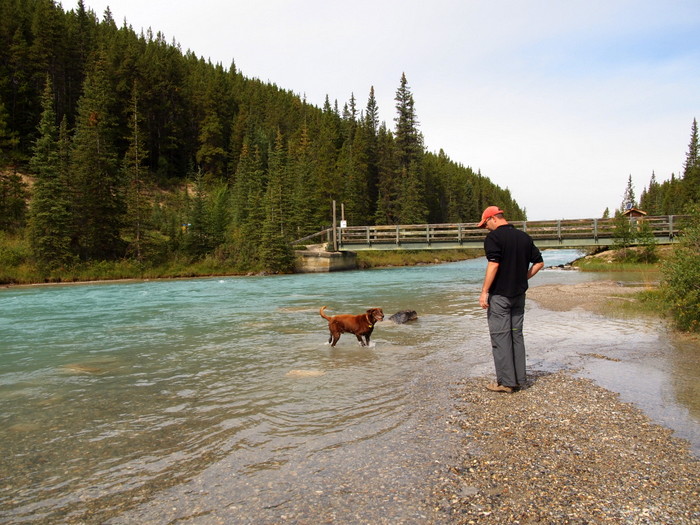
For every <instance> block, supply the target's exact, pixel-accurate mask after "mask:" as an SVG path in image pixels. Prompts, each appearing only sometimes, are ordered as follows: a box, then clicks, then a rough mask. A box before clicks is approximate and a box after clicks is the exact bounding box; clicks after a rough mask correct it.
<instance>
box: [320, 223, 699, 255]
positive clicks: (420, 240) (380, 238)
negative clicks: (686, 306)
mask: <svg viewBox="0 0 700 525" xmlns="http://www.w3.org/2000/svg"><path fill="white" fill-rule="evenodd" d="M686 219H687V216H683V215H663V216H653V217H632V218H630V219H629V220H630V222H631V223H636V224H640V223H641V222H644V223H645V224H647V225H648V226H649V227H650V231H651V233H652V235H653V236H654V237H656V238H657V240H659V242H673V240H674V239H675V237H676V236H677V235H678V233H679V232H680V230H681V229H682V227H683V225H684V223H685V222H686ZM511 224H513V225H514V226H515V227H516V228H519V229H521V230H524V231H526V232H527V233H528V234H529V235H530V236H531V237H532V238H533V239H534V240H535V242H537V240H543V241H545V240H546V241H562V242H563V241H567V240H576V239H580V240H584V239H588V240H591V241H593V242H597V241H598V240H610V239H612V238H613V237H614V235H615V230H616V225H615V219H571V220H565V219H562V220H551V221H511ZM327 231H328V230H324V232H319V233H325V232H327ZM487 233H488V232H487V231H486V230H485V229H482V228H478V227H477V223H474V222H472V223H450V224H412V225H390V226H349V227H345V228H338V230H337V239H338V246H339V247H341V248H343V249H349V250H352V248H353V245H355V246H365V247H367V246H376V247H377V248H378V249H381V247H382V246H387V245H396V246H398V245H417V244H423V245H427V246H430V245H432V244H440V243H443V244H444V243H449V244H454V245H465V244H471V245H474V244H475V243H478V242H481V241H483V239H484V237H485V236H486V234H487ZM427 246H426V247H427Z"/></svg>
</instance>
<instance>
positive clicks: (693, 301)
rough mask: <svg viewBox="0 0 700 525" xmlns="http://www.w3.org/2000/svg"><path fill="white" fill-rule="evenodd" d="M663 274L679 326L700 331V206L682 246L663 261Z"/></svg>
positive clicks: (665, 290)
mask: <svg viewBox="0 0 700 525" xmlns="http://www.w3.org/2000/svg"><path fill="white" fill-rule="evenodd" d="M662 275H663V281H662V282H663V290H664V295H665V297H666V300H667V301H668V304H669V306H670V309H671V313H672V315H673V319H674V321H675V324H676V327H677V328H679V329H680V330H685V331H690V332H700V210H697V209H696V210H694V213H693V221H692V222H691V224H690V225H689V226H688V227H687V228H686V229H685V230H684V232H683V236H682V238H681V241H680V246H678V248H677V249H676V250H675V251H674V253H673V255H672V256H671V257H670V258H669V259H668V260H667V261H665V262H664V264H663V265H662Z"/></svg>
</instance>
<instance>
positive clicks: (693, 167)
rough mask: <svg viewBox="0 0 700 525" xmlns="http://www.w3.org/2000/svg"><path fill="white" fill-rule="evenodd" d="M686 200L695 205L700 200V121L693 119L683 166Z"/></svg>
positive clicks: (688, 203)
mask: <svg viewBox="0 0 700 525" xmlns="http://www.w3.org/2000/svg"><path fill="white" fill-rule="evenodd" d="M683 190H684V202H685V204H686V206H687V205H693V204H696V203H698V202H700V144H698V121H697V120H696V119H693V125H692V128H691V132H690V144H689V145H688V153H687V154H686V158H685V164H684V166H683Z"/></svg>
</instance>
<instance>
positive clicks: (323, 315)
mask: <svg viewBox="0 0 700 525" xmlns="http://www.w3.org/2000/svg"><path fill="white" fill-rule="evenodd" d="M326 308H328V307H327V306H322V307H321V309H320V310H319V311H318V313H320V314H321V317H323V318H324V319H326V320H328V321H330V320H331V318H330V317H328V316H327V315H326V314H324V313H323V311H324V310H325V309H326Z"/></svg>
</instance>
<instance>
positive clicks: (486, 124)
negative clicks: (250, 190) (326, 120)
mask: <svg viewBox="0 0 700 525" xmlns="http://www.w3.org/2000/svg"><path fill="white" fill-rule="evenodd" d="M84 1H85V5H86V7H88V8H90V9H92V10H94V11H95V13H96V14H97V15H98V16H99V17H102V15H103V13H104V10H105V8H106V7H107V6H109V7H110V9H111V11H112V15H113V17H114V19H115V21H116V22H117V24H118V25H121V24H122V23H123V22H124V20H126V21H127V23H128V24H129V25H131V26H132V27H133V29H134V30H136V31H137V32H138V31H141V29H144V30H145V29H148V28H149V27H150V28H152V29H153V31H154V33H157V32H158V31H160V32H162V33H163V34H164V35H165V37H166V39H167V41H169V42H172V41H176V42H177V43H179V45H180V46H181V48H182V50H183V52H184V51H187V50H188V49H189V50H192V51H193V52H194V53H195V54H196V55H198V56H203V57H205V58H209V59H211V61H212V62H215V63H216V62H220V63H221V64H223V66H224V67H226V68H228V67H229V66H230V65H231V63H232V61H233V62H235V64H236V67H237V68H238V69H239V70H240V71H241V72H242V73H243V74H244V75H245V76H247V77H255V78H259V79H261V80H263V81H270V82H274V83H275V84H277V85H278V86H279V87H281V88H283V89H288V90H291V91H293V92H294V93H297V94H299V95H302V96H306V99H307V101H308V102H309V103H311V104H314V105H316V106H321V105H322V104H323V101H324V100H325V97H326V95H328V96H329V97H330V99H331V101H334V100H337V101H338V104H339V107H340V108H341V109H342V107H343V105H344V104H345V103H346V102H347V101H348V100H349V99H350V96H351V94H353V93H354V95H355V98H356V100H357V105H358V108H360V109H363V108H364V107H365V106H366V104H367V97H368V94H369V90H370V87H371V86H374V89H375V95H376V98H377V102H378V104H379V109H380V118H381V120H383V121H385V122H386V123H387V125H388V126H389V127H390V128H392V129H393V127H394V116H395V101H394V97H395V95H396V90H397V88H398V87H399V82H400V79H401V74H402V73H405V74H406V78H407V80H408V85H409V88H410V89H411V91H412V93H413V98H414V101H415V108H416V113H417V116H418V120H419V122H420V131H421V132H422V134H423V136H424V139H425V145H426V148H427V149H428V150H429V151H434V152H437V151H439V150H440V149H443V150H444V151H445V153H446V154H447V155H448V156H449V157H450V158H451V159H452V160H454V161H455V162H459V163H461V164H464V165H465V166H470V167H471V168H473V169H474V170H475V171H476V170H480V171H481V173H482V174H483V175H484V176H486V177H488V178H490V179H491V180H492V181H493V182H495V183H496V184H498V185H499V186H502V187H507V188H509V189H510V190H511V192H512V194H513V196H514V198H515V199H516V201H517V202H518V203H519V204H520V205H521V206H522V207H525V208H526V210H527V214H528V218H529V219H530V220H537V219H559V218H588V217H600V216H601V215H602V213H603V211H604V210H605V208H606V207H609V208H610V210H611V211H613V210H614V209H615V208H617V207H619V206H620V203H621V201H622V196H623V193H624V190H625V187H626V184H627V178H628V176H630V175H631V176H632V180H633V183H634V186H635V190H636V194H637V197H639V195H640V194H641V191H642V189H643V188H644V187H645V186H647V185H648V183H649V179H650V177H651V174H652V171H653V172H655V173H656V177H657V180H659V181H663V180H667V179H669V178H670V177H671V173H675V174H676V175H678V174H679V173H680V172H681V171H682V168H683V162H684V160H685V155H686V152H687V150H688V144H689V142H690V131H691V125H692V122H693V118H700V36H698V28H699V27H700V1H698V0H653V1H652V0H634V1H631V0H630V1H627V0H602V1H598V0H571V1H568V0H549V1H547V0H527V1H523V0H432V1H430V2H428V1H425V0H355V1H353V2H348V1H347V0H342V1H340V0H245V1H243V0H228V1H226V0H197V1H192V0H84ZM61 3H62V5H63V7H64V9H66V10H70V9H73V8H74V7H75V6H76V5H77V0H76V1H75V2H71V1H68V0H62V2H61Z"/></svg>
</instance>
